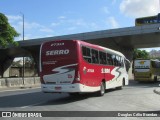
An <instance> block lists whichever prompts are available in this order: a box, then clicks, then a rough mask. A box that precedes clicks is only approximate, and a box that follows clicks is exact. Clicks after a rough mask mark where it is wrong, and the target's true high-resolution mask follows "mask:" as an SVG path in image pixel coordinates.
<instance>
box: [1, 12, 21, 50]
mask: <svg viewBox="0 0 160 120" xmlns="http://www.w3.org/2000/svg"><path fill="white" fill-rule="evenodd" d="M18 36H19V33H17V32H16V30H15V29H14V28H13V27H12V26H11V25H10V24H9V22H8V18H7V17H6V16H5V15H4V14H3V13H0V46H1V47H5V48H6V47H7V46H8V45H9V44H13V45H15V46H18V43H17V42H15V41H14V37H18Z"/></svg>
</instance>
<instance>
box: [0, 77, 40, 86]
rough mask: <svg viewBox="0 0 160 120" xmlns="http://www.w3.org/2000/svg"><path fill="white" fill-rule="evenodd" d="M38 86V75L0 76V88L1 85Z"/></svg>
mask: <svg viewBox="0 0 160 120" xmlns="http://www.w3.org/2000/svg"><path fill="white" fill-rule="evenodd" d="M33 86H40V78H39V77H28V78H24V79H23V78H1V79H0V88H3V87H33Z"/></svg>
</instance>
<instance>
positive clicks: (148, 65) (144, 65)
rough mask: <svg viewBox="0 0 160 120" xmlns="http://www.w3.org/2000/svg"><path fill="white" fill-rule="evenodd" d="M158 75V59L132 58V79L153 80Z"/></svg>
mask: <svg viewBox="0 0 160 120" xmlns="http://www.w3.org/2000/svg"><path fill="white" fill-rule="evenodd" d="M159 76H160V61H159V60H154V59H136V60H134V79H135V80H136V81H154V82H156V81H157V80H158V78H159Z"/></svg>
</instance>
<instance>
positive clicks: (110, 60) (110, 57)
mask: <svg viewBox="0 0 160 120" xmlns="http://www.w3.org/2000/svg"><path fill="white" fill-rule="evenodd" d="M107 63H108V65H113V60H112V55H111V54H109V53H107Z"/></svg>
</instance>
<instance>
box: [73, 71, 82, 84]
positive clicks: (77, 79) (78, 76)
mask: <svg viewBox="0 0 160 120" xmlns="http://www.w3.org/2000/svg"><path fill="white" fill-rule="evenodd" d="M80 80H81V78H80V73H79V71H78V74H77V77H76V78H75V81H74V82H75V83H76V82H79V81H80Z"/></svg>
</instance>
